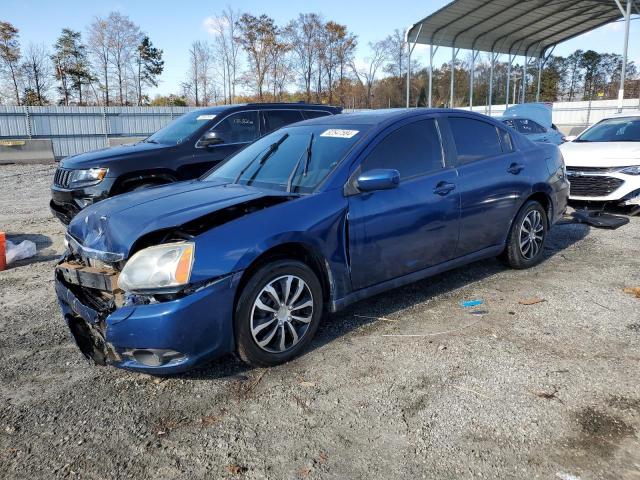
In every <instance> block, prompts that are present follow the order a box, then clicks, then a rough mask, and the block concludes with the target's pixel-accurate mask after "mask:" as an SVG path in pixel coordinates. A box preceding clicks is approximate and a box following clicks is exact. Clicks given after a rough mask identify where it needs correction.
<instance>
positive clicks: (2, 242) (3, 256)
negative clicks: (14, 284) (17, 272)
mask: <svg viewBox="0 0 640 480" xmlns="http://www.w3.org/2000/svg"><path fill="white" fill-rule="evenodd" d="M5 268H7V237H6V236H5V234H4V232H0V272H1V271H2V270H4V269H5Z"/></svg>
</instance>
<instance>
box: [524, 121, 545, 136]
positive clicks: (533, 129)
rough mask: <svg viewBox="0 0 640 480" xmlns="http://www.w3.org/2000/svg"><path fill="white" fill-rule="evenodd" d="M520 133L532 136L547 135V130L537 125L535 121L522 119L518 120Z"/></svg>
mask: <svg viewBox="0 0 640 480" xmlns="http://www.w3.org/2000/svg"><path fill="white" fill-rule="evenodd" d="M518 131H519V132H520V133H524V134H525V135H532V134H536V133H545V132H546V130H545V129H544V127H542V126H541V125H539V124H537V123H536V122H534V121H533V120H528V119H526V118H522V119H519V120H518Z"/></svg>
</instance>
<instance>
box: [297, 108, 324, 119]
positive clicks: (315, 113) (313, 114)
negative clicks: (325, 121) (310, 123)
mask: <svg viewBox="0 0 640 480" xmlns="http://www.w3.org/2000/svg"><path fill="white" fill-rule="evenodd" d="M302 115H303V116H304V118H306V119H307V120H310V119H312V118H318V117H328V116H329V115H331V114H330V113H329V112H322V111H320V110H302Z"/></svg>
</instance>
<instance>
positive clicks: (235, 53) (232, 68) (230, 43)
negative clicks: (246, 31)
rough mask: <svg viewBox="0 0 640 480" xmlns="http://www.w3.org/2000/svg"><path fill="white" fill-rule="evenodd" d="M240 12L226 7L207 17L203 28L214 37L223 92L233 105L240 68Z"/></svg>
mask: <svg viewBox="0 0 640 480" xmlns="http://www.w3.org/2000/svg"><path fill="white" fill-rule="evenodd" d="M239 18H240V12H239V11H235V10H233V9H232V8H231V7H227V8H226V9H225V10H224V11H222V13H221V14H220V15H217V16H213V17H209V18H207V19H206V20H205V26H206V27H207V29H208V30H209V33H211V34H212V35H213V36H214V49H215V52H216V56H217V57H218V58H219V59H220V65H219V66H220V68H221V70H222V78H223V91H224V97H225V102H226V97H227V95H228V97H229V103H233V101H234V98H235V95H236V85H237V77H238V70H239V68H240V48H241V44H240V42H239V40H238V38H237V36H238V25H237V22H238V19H239Z"/></svg>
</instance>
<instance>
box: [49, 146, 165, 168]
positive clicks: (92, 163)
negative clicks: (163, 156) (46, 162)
mask: <svg viewBox="0 0 640 480" xmlns="http://www.w3.org/2000/svg"><path fill="white" fill-rule="evenodd" d="M165 148H171V147H170V146H169V145H160V144H157V143H146V142H138V143H133V144H129V145H119V146H117V147H109V148H102V149H100V150H93V151H91V152H85V153H81V154H79V155H73V156H71V157H67V158H65V159H63V160H62V161H61V162H60V166H61V167H63V168H72V169H78V168H93V167H108V166H109V163H111V162H113V161H118V160H121V159H124V160H127V161H131V158H132V156H136V155H138V154H139V155H147V154H148V153H150V152H154V151H157V150H161V149H165Z"/></svg>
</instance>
